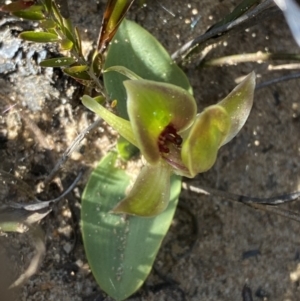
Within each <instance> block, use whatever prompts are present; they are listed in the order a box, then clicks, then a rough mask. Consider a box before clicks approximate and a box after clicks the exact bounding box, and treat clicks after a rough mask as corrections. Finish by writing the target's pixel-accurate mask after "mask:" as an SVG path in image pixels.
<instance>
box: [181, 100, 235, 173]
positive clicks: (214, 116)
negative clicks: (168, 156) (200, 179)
mask: <svg viewBox="0 0 300 301" xmlns="http://www.w3.org/2000/svg"><path fill="white" fill-rule="evenodd" d="M230 126H231V122H230V117H229V116H228V114H227V112H226V110H225V109H224V108H223V107H221V106H218V105H214V106H210V107H208V108H206V109H205V110H204V112H202V113H201V114H199V115H197V117H196V121H195V123H194V125H193V126H192V128H191V130H190V132H189V134H188V137H187V139H186V140H185V141H184V143H183V145H182V150H181V156H182V161H183V163H184V164H185V166H186V167H187V168H188V170H189V171H190V173H191V177H194V176H195V175H196V174H198V173H200V172H205V171H207V170H208V169H210V168H211V167H212V166H213V164H214V163H215V161H216V158H217V152H218V149H219V147H220V146H221V145H222V143H223V141H224V139H225V138H226V136H227V135H228V132H229V130H230Z"/></svg>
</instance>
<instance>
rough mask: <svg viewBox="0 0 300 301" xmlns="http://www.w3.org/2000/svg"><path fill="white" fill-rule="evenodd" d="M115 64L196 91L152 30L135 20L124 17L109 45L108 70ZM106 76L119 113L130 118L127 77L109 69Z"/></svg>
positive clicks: (146, 76)
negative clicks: (126, 89)
mask: <svg viewBox="0 0 300 301" xmlns="http://www.w3.org/2000/svg"><path fill="white" fill-rule="evenodd" d="M114 66H124V67H126V68H127V69H129V70H131V71H132V72H134V73H136V74H137V75H138V76H140V77H142V78H144V79H149V80H154V81H158V82H165V83H171V84H174V85H176V86H179V87H182V88H183V89H185V90H187V91H189V92H190V93H191V94H192V88H191V86H190V84H189V81H188V79H187V77H186V75H185V74H184V73H183V71H182V70H181V69H180V68H179V67H178V66H177V65H176V64H175V63H174V62H173V61H172V59H171V57H170V55H169V54H168V53H167V51H166V50H165V49H164V48H163V46H162V45H161V44H160V43H159V42H158V41H157V39H156V38H155V37H154V36H152V35H151V34H150V33H149V32H148V31H146V30H145V29H144V28H142V27H141V26H139V25H138V24H136V23H134V22H132V21H128V20H123V22H122V23H121V25H120V27H119V29H118V31H117V33H116V35H115V37H114V39H113V40H112V42H111V45H110V46H109V48H108V52H107V58H106V61H105V65H104V70H106V69H108V68H109V67H114ZM103 78H104V84H105V88H106V90H107V91H108V95H109V97H110V98H111V99H117V100H118V106H117V110H118V113H119V115H120V116H121V117H123V118H126V119H128V114H127V105H126V99H127V96H126V91H125V88H124V86H123V81H124V80H126V77H125V76H124V75H122V74H117V73H115V72H106V73H104V74H103Z"/></svg>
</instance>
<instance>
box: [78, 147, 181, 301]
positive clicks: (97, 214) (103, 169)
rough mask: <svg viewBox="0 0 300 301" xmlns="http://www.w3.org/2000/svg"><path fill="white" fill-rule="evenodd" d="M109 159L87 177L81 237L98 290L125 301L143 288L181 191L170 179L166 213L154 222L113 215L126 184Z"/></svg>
mask: <svg viewBox="0 0 300 301" xmlns="http://www.w3.org/2000/svg"><path fill="white" fill-rule="evenodd" d="M116 156H117V155H116V154H115V153H109V154H108V155H107V156H106V157H105V158H104V159H103V160H102V161H101V162H100V163H99V165H98V167H97V168H96V169H95V170H94V171H93V173H92V174H91V176H90V178H89V180H88V183H87V186H86V188H85V190H84V193H83V196H82V210H81V220H82V233H83V242H84V247H85V251H86V255H87V258H88V262H89V265H90V267H91V269H92V272H93V275H94V277H95V278H96V280H97V282H98V284H99V286H100V287H101V289H103V290H104V291H105V292H106V293H107V294H109V295H110V296H111V297H113V298H114V299H115V300H118V301H120V300H125V299H126V298H128V297H129V296H130V295H131V294H133V293H134V292H135V291H137V290H138V289H139V288H140V286H141V285H142V284H143V282H144V281H145V279H146V278H147V276H148V274H149V273H150V271H151V268H152V265H153V262H154V259H155V257H156V254H157V252H158V250H159V247H160V245H161V242H162V240H163V238H164V236H165V234H166V232H167V231H168V229H169V227H170V224H171V222H172V219H173V215H174V212H175V209H176V205H177V200H178V196H179V193H180V189H181V181H180V178H179V177H172V178H171V198H170V202H169V206H168V208H167V209H166V210H165V211H164V212H163V213H161V214H160V215H158V216H156V217H153V218H142V217H135V216H125V215H121V216H120V215H119V214H112V213H111V210H112V208H113V207H114V206H115V205H116V204H117V203H118V202H119V201H120V200H121V199H122V198H124V196H125V191H126V188H127V186H128V185H129V182H130V179H129V176H128V175H127V174H126V172H125V171H124V170H121V169H119V168H116V167H115V166H114V165H115V161H116Z"/></svg>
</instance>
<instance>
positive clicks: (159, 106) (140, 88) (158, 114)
mask: <svg viewBox="0 0 300 301" xmlns="http://www.w3.org/2000/svg"><path fill="white" fill-rule="evenodd" d="M124 86H125V88H126V92H127V97H128V98H127V109H128V115H129V119H130V121H131V125H132V130H133V132H134V134H135V137H136V140H137V142H138V145H139V148H140V150H141V152H142V153H143V155H144V156H145V158H146V160H147V161H148V162H150V163H156V162H158V160H159V158H160V152H159V149H158V138H159V135H160V134H161V132H162V131H163V130H164V129H165V127H166V126H168V125H170V124H172V125H173V127H174V128H175V129H176V130H177V131H178V132H179V133H180V132H182V131H184V130H185V129H187V128H188V127H189V126H190V125H191V124H192V123H193V121H194V118H195V116H196V110H197V107H196V102H195V100H194V98H193V97H192V96H191V94H189V93H188V92H187V91H186V90H184V89H182V88H180V87H177V86H174V85H171V84H167V83H158V82H154V81H149V80H127V81H125V82H124Z"/></svg>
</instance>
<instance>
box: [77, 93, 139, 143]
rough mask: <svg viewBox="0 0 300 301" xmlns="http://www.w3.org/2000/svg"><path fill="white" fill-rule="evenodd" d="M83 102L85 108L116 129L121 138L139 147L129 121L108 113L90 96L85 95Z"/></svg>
mask: <svg viewBox="0 0 300 301" xmlns="http://www.w3.org/2000/svg"><path fill="white" fill-rule="evenodd" d="M81 101H82V103H83V105H84V106H85V107H87V108H88V109H89V110H91V111H93V112H94V113H96V114H97V115H99V116H100V117H101V118H102V119H103V120H105V121H106V122H107V123H108V124H109V125H110V126H111V127H112V128H114V129H115V130H116V131H117V132H118V133H119V134H120V135H121V136H123V137H124V138H125V139H127V140H128V141H129V142H130V143H131V144H133V145H135V146H137V141H136V139H135V137H134V134H133V131H132V127H131V124H130V122H129V121H128V120H125V119H123V118H121V117H118V116H117V115H115V114H114V113H112V112H110V111H108V110H107V109H105V108H104V107H103V106H101V105H100V104H99V103H98V102H97V101H96V100H95V99H93V98H91V97H90V96H88V95H83V96H82V98H81Z"/></svg>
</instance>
